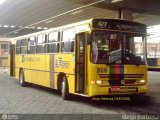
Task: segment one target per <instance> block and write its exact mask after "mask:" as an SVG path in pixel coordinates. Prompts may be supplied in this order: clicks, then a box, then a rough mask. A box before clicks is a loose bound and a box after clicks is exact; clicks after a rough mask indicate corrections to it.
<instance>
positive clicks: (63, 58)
mask: <svg viewBox="0 0 160 120" xmlns="http://www.w3.org/2000/svg"><path fill="white" fill-rule="evenodd" d="M54 66H55V68H54V69H55V73H57V75H56V80H55V82H54V83H55V85H57V82H58V81H57V78H58V74H59V73H64V74H65V75H66V77H67V80H68V86H69V93H75V55H74V54H57V55H55V59H54Z"/></svg>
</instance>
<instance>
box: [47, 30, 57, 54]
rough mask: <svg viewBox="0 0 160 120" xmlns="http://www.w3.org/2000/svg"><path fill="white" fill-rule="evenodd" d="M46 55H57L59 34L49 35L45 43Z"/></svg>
mask: <svg viewBox="0 0 160 120" xmlns="http://www.w3.org/2000/svg"><path fill="white" fill-rule="evenodd" d="M47 52H48V53H58V52H59V34H58V32H52V33H49V41H48V43H47Z"/></svg>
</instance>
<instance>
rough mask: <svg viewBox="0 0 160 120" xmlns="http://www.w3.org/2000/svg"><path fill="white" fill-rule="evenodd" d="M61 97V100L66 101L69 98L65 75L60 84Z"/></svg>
mask: <svg viewBox="0 0 160 120" xmlns="http://www.w3.org/2000/svg"><path fill="white" fill-rule="evenodd" d="M61 95H62V98H63V100H67V99H68V98H69V97H68V96H69V92H68V83H67V78H66V76H65V75H64V76H63V78H62V82H61Z"/></svg>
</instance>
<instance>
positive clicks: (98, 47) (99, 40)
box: [91, 30, 146, 65]
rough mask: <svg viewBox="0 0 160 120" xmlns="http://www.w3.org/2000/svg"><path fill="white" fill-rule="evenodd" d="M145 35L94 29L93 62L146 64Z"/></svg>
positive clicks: (92, 43)
mask: <svg viewBox="0 0 160 120" xmlns="http://www.w3.org/2000/svg"><path fill="white" fill-rule="evenodd" d="M145 52H146V51H145V36H144V35H142V34H135V33H127V32H108V31H100V30H97V31H93V32H92V42H91V62H92V63H95V64H135V65H145V64H146V58H145Z"/></svg>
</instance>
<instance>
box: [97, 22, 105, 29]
mask: <svg viewBox="0 0 160 120" xmlns="http://www.w3.org/2000/svg"><path fill="white" fill-rule="evenodd" d="M98 26H100V27H101V28H106V27H107V22H104V21H99V22H98Z"/></svg>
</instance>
